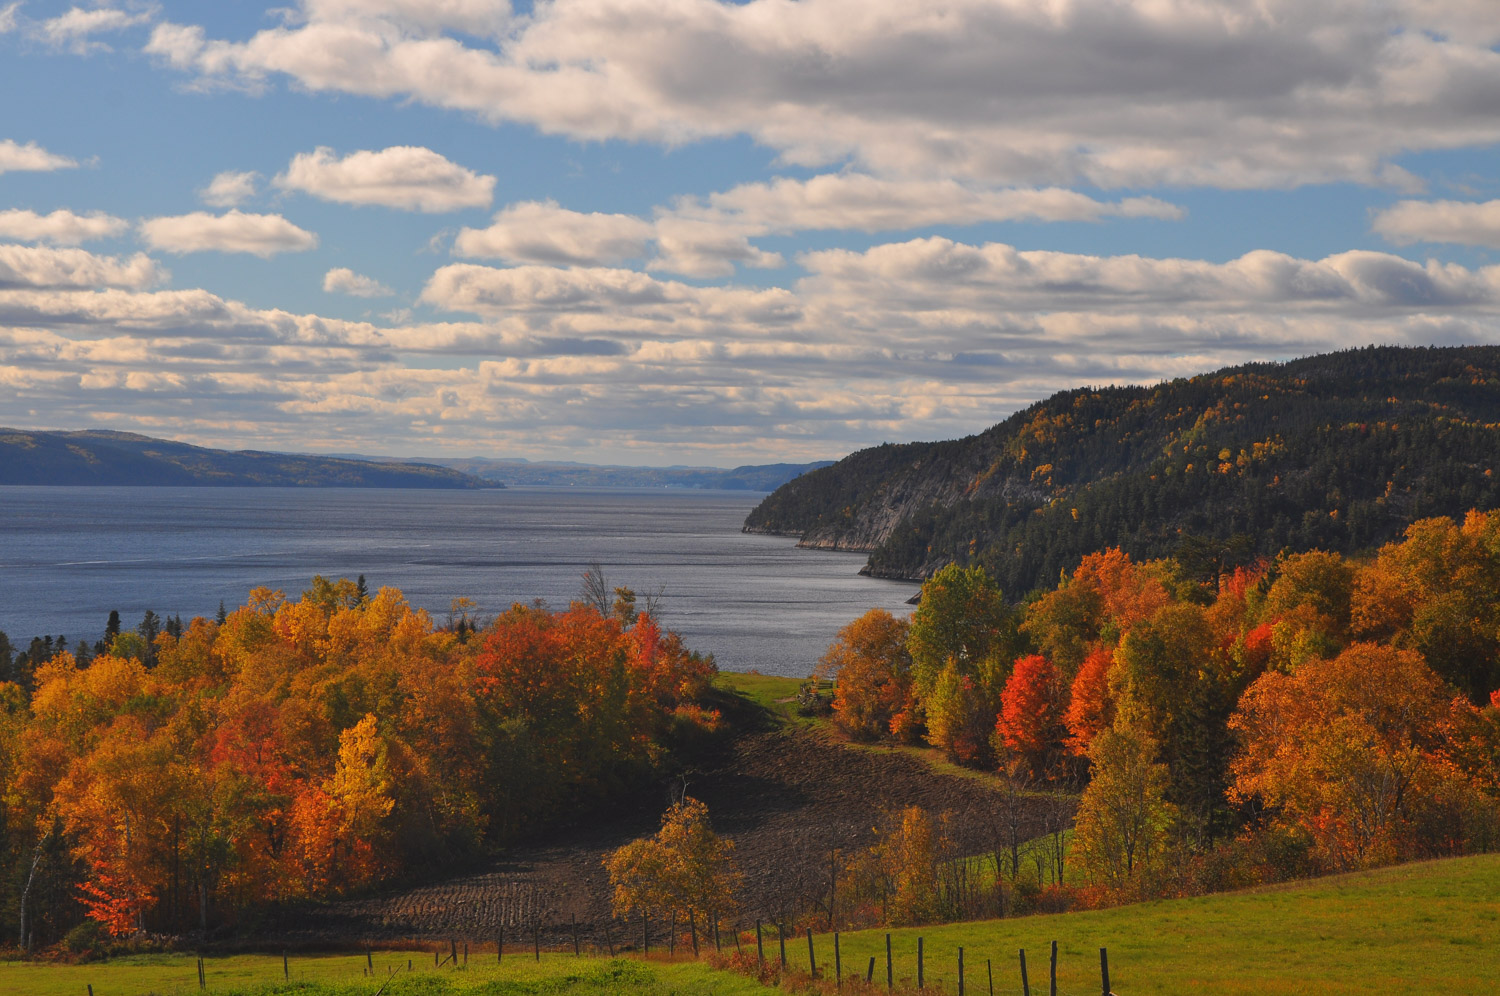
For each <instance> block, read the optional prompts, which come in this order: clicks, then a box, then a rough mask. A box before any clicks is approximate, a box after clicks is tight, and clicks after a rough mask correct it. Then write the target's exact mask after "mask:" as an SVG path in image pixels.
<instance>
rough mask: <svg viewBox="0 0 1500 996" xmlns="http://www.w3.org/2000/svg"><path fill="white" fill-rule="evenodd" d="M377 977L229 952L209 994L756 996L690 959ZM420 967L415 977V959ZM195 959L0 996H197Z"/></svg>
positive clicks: (15, 986) (42, 979) (334, 964)
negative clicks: (286, 973)
mask: <svg viewBox="0 0 1500 996" xmlns="http://www.w3.org/2000/svg"><path fill="white" fill-rule="evenodd" d="M373 957H374V961H375V973H374V975H373V976H369V975H366V974H365V968H366V965H365V958H364V956H363V955H347V954H326V955H293V956H292V958H291V960H290V968H291V981H290V982H287V981H284V980H283V978H282V970H281V957H280V956H279V955H246V954H240V955H224V956H221V957H218V956H209V957H206V958H205V959H204V961H205V967H206V974H207V979H208V989H207V992H208V994H209V996H231V994H244V996H283V994H284V996H374V993H375V992H376V991H377V990H378V989H379V988H380V986H381V984H382V983H384V982H386V980H387V978H389V975H388V972H389V971H390V970H394V971H395V973H396V974H395V977H394V978H391V979H390V983H389V985H388V986H387V987H386V989H385V992H384V994H383V996H447V994H453V996H469V994H473V996H613V994H616V993H627V994H631V996H670V994H674V993H675V994H679V996H688V994H704V996H751V994H755V993H764V992H765V989H764V988H763V987H761V986H760V985H758V984H756V983H755V982H753V981H752V980H750V979H748V978H745V977H743V976H740V975H735V974H732V973H728V972H716V971H714V970H713V969H711V968H709V967H708V966H707V965H705V964H698V963H693V962H690V961H680V962H667V961H657V960H650V961H640V960H637V959H623V958H622V959H619V960H611V959H608V958H588V957H585V958H582V959H579V958H574V957H573V956H572V955H562V954H547V953H544V954H543V955H542V960H541V962H540V963H537V962H534V961H532V959H531V958H530V957H529V956H523V955H514V956H513V955H510V954H507V955H506V958H505V962H504V964H503V965H499V966H497V965H496V964H495V963H494V953H493V951H491V953H490V956H489V957H488V958H478V957H471V960H470V964H469V967H468V968H466V969H463V970H454V969H452V968H446V967H445V968H440V969H434V968H433V967H432V953H431V952H430V951H377V952H375V954H374V956H373ZM408 958H409V959H411V963H412V968H413V970H412V971H411V972H410V973H408V972H407V971H406V965H407V959H408ZM196 964H197V963H196V961H195V958H194V956H193V955H138V956H131V957H127V958H118V959H113V960H111V961H108V962H95V963H91V964H84V965H51V964H41V963H23V962H9V963H0V992H3V993H8V994H10V993H13V994H16V996H88V986H90V985H92V986H93V987H94V996H144V994H149V993H155V994H159V996H198V994H199V993H200V990H199V989H198V973H197V967H196Z"/></svg>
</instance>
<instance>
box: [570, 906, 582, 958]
mask: <svg viewBox="0 0 1500 996" xmlns="http://www.w3.org/2000/svg"><path fill="white" fill-rule="evenodd" d="M572 916H573V957H574V958H581V957H583V951H582V950H581V949H580V948H579V947H578V914H577V913H574V914H573V915H572Z"/></svg>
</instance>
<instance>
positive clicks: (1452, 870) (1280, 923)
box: [0, 855, 1500, 996]
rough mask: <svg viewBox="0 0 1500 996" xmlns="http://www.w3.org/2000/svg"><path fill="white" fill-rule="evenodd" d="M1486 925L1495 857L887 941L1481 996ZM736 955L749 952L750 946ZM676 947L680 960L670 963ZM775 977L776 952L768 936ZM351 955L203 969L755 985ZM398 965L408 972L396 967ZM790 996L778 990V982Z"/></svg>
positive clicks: (433, 986) (987, 959)
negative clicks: (1054, 947) (1102, 951)
mask: <svg viewBox="0 0 1500 996" xmlns="http://www.w3.org/2000/svg"><path fill="white" fill-rule="evenodd" d="M1497 928H1500V855H1483V856H1478V857H1467V858H1454V859H1449V860H1444V861H1431V862H1418V863H1412V864H1406V865H1401V866H1397V867H1392V868H1383V869H1378V870H1375V871H1369V872H1359V873H1355V874H1350V875H1342V876H1334V877H1329V878H1324V879H1318V880H1315V881H1309V882H1301V883H1295V884H1289V885H1283V886H1269V887H1262V888H1258V889H1252V890H1248V891H1245V892H1238V893H1226V894H1221V895H1216V896H1205V897H1200V898H1192V899H1175V900H1163V901H1158V902H1150V903H1141V904H1137V905H1134V906H1125V907H1118V908H1115V909H1110V910H1100V911H1093V912H1081V913H1065V914H1058V915H1052V916H1032V917H1022V918H1015V919H1006V920H990V921H982V922H972V923H959V924H949V925H945V926H931V927H911V928H905V929H899V930H892V931H890V935H891V946H892V952H893V964H894V970H895V976H896V984H897V986H898V988H907V987H910V986H912V985H914V983H915V981H916V948H917V939H918V938H919V937H920V938H921V939H922V940H923V947H924V952H925V973H924V974H925V979H924V981H925V983H926V985H927V987H928V990H929V991H933V992H941V993H950V994H951V993H955V992H956V991H957V951H958V948H959V947H960V946H962V947H963V948H964V951H965V961H966V966H967V972H966V982H967V986H966V990H967V992H968V993H970V994H983V993H987V992H988V991H989V990H988V983H989V978H988V975H987V972H986V968H987V963H988V967H989V968H991V969H992V970H993V973H994V992H996V993H1006V994H1011V993H1019V992H1020V991H1021V982H1020V973H1019V969H1018V958H1017V952H1018V951H1019V950H1020V949H1023V948H1024V949H1025V950H1026V952H1027V958H1028V968H1029V975H1030V982H1031V991H1032V992H1033V993H1038V994H1041V993H1045V992H1046V991H1047V988H1046V987H1047V966H1048V955H1049V947H1050V944H1051V942H1052V941H1053V940H1056V941H1058V942H1059V946H1058V952H1059V953H1058V988H1059V992H1060V993H1062V994H1083V993H1097V992H1099V991H1100V985H1099V948H1101V947H1105V948H1107V949H1108V950H1109V959H1110V970H1111V983H1112V989H1113V990H1114V991H1115V992H1116V993H1118V994H1120V996H1134V994H1140V996H1148V994H1179V993H1194V992H1213V993H1215V994H1227V996H1235V994H1245V996H1250V994H1257V996H1262V994H1269V996H1277V994H1287V996H1291V994H1314V996H1342V994H1351V996H1352V994H1355V993H1369V992H1380V993H1382V994H1412V996H1416V994H1430V993H1435V992H1449V993H1474V992H1485V991H1491V990H1493V989H1494V987H1495V977H1494V971H1495V968H1494V967H1495V959H1494V949H1493V939H1494V937H1495V935H1496V931H1497ZM885 935H886V932H885V931H884V930H870V931H858V932H851V933H848V934H843V935H841V937H840V951H841V955H842V963H843V969H844V982H845V988H846V989H850V990H851V991H859V990H860V989H861V988H862V987H861V986H860V985H858V984H857V983H855V982H854V977H855V976H856V974H857V975H859V976H863V975H864V974H865V972H866V970H867V968H868V965H869V959H870V958H871V957H874V958H875V959H876V971H875V985H874V987H873V991H880V990H883V989H884V988H885V986H884V983H885ZM746 940H747V941H750V943H749V944H747V945H746V946H745V950H746V952H747V955H748V954H749V953H750V952H753V950H754V947H753V940H751V939H750V938H749V937H747V938H746ZM814 941H815V946H816V952H817V958H818V968H819V971H820V974H822V975H824V976H825V977H826V976H830V975H831V974H832V970H833V967H834V966H833V941H832V938H831V937H830V936H829V935H826V934H817V935H815V937H814ZM681 950H682V949H681V948H679V951H681ZM786 951H787V960H788V966H789V968H790V969H791V970H792V972H791V975H790V976H789V977H788V978H789V980H792V979H801V980H803V981H804V982H805V974H806V971H807V967H808V965H807V942H806V938H805V936H798V937H791V938H788V941H787V946H786ZM765 952H766V957H767V960H768V962H770V963H771V964H772V966H773V968H774V966H775V963H776V962H777V961H778V960H779V949H778V946H777V944H776V941H775V938H774V935H773V934H772V933H771V932H770V931H767V933H766V945H765ZM370 958H371V960H372V961H373V963H374V972H373V973H368V964H367V961H366V957H365V955H364V954H362V953H361V954H327V955H309V954H294V955H292V957H291V959H290V962H289V968H290V976H291V978H290V981H289V982H288V981H285V980H283V976H282V961H281V957H280V955H250V954H235V955H225V956H210V957H207V958H206V959H205V967H206V980H207V992H208V993H209V994H211V996H231V994H245V996H272V994H283V993H285V994H292V993H296V994H305V996H342V994H359V996H374V994H375V993H377V992H380V991H381V987H382V986H384V989H383V993H382V996H386V994H389V996H408V994H409V996H417V994H421V996H429V994H430V996H439V994H445V993H453V994H456V996H457V994H465V993H475V994H480V993H482V994H487V996H507V994H516V996H524V994H538V996H542V994H546V996H553V994H556V996H569V994H591V993H624V994H632V996H636V994H638V996H657V994H661V996H666V994H668V993H675V994H682V996H688V994H704V996H737V994H748V993H753V992H756V991H760V990H761V988H762V987H761V986H760V985H759V984H757V983H756V982H755V981H753V980H752V979H750V978H748V977H746V976H743V975H739V974H735V973H733V972H729V971H721V970H716V969H714V968H712V967H710V966H709V965H708V964H707V963H706V961H699V962H694V961H692V960H690V959H688V958H679V959H678V960H675V961H673V960H669V959H667V958H665V957H664V956H662V955H660V954H659V953H653V955H652V956H651V958H650V959H649V960H641V959H639V958H636V957H634V956H628V957H622V958H619V959H613V960H612V959H608V958H604V957H588V956H587V955H585V957H583V958H575V957H574V956H573V955H572V954H571V953H558V952H544V953H543V954H542V957H541V960H540V962H537V961H534V960H533V959H532V957H531V955H530V953H529V952H527V953H511V952H507V954H506V956H505V960H504V962H503V963H501V964H499V965H497V964H495V962H494V951H493V948H490V949H489V951H488V953H486V954H480V953H478V950H477V949H475V950H473V951H471V953H470V956H469V965H468V967H467V968H466V969H459V970H454V969H452V968H451V967H450V966H446V965H445V966H444V967H443V968H440V969H434V968H433V967H432V960H433V955H432V949H431V948H430V947H429V948H428V949H426V950H412V951H403V950H383V951H375V952H373V953H372V954H371V956H370ZM408 959H410V964H411V966H412V970H411V971H410V972H407V971H406V966H407V964H408ZM90 985H92V986H93V992H94V996H142V994H147V993H155V994H159V996H177V994H181V996H187V994H190V993H196V992H198V991H199V990H198V983H197V971H196V961H195V958H194V956H192V955H150V956H135V957H127V958H120V959H115V960H112V961H108V962H95V963H88V964H80V965H61V964H41V963H22V962H10V963H5V964H0V991H4V992H7V993H17V994H24V996H87V993H88V989H87V987H88V986H90ZM789 988H791V987H789Z"/></svg>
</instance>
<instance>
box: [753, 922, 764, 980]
mask: <svg viewBox="0 0 1500 996" xmlns="http://www.w3.org/2000/svg"><path fill="white" fill-rule="evenodd" d="M755 961H756V964H758V965H759V966H760V967H761V968H762V969H764V968H765V967H766V948H765V945H764V944H763V943H762V941H761V936H760V921H759V920H756V921H755Z"/></svg>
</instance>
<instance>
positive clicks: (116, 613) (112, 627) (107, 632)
mask: <svg viewBox="0 0 1500 996" xmlns="http://www.w3.org/2000/svg"><path fill="white" fill-rule="evenodd" d="M119 635H120V610H119V609H110V610H109V622H107V623H105V624H104V644H105V646H108V645H109V644H111V643H113V642H114V640H115V637H117V636H119Z"/></svg>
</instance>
